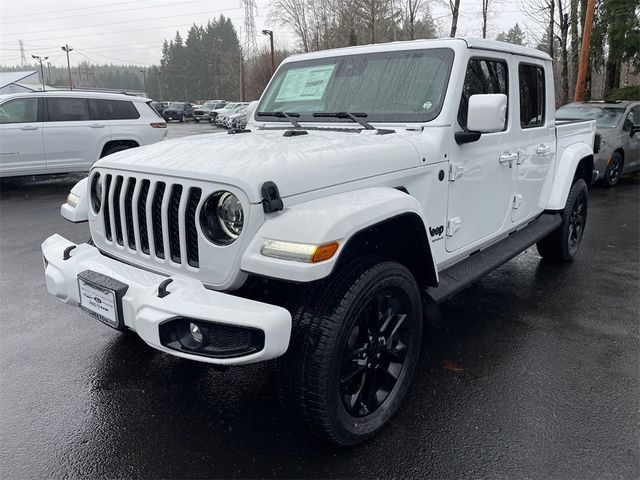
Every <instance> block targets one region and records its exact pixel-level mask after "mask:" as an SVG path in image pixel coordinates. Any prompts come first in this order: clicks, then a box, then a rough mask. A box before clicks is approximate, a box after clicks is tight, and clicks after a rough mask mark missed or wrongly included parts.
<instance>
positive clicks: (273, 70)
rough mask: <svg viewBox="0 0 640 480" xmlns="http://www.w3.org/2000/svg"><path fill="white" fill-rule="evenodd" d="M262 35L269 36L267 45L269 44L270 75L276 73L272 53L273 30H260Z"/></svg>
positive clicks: (274, 58) (273, 54)
mask: <svg viewBox="0 0 640 480" xmlns="http://www.w3.org/2000/svg"><path fill="white" fill-rule="evenodd" d="M262 34H263V35H269V43H270V44H271V75H273V74H274V73H275V71H276V57H275V52H274V51H273V30H262Z"/></svg>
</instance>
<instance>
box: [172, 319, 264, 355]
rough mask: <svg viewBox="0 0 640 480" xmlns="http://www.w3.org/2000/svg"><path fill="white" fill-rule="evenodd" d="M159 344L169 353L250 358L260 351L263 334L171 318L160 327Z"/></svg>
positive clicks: (252, 329)
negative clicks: (173, 351) (169, 350)
mask: <svg viewBox="0 0 640 480" xmlns="http://www.w3.org/2000/svg"><path fill="white" fill-rule="evenodd" d="M160 343H161V344H162V345H164V346H165V347H167V348H171V349H172V350H179V351H181V352H185V353H191V354H195V355H203V356H206V357H213V358H233V357H241V356H244V355H250V354H252V353H255V352H259V351H260V350H262V349H263V348H264V331H262V330H260V329H257V328H246V327H237V326H232V325H223V324H220V323H211V322H203V321H202V320H195V319H190V318H175V319H172V320H169V321H167V322H165V323H163V324H161V325H160Z"/></svg>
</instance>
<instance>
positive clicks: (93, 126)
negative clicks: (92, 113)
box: [89, 123, 104, 128]
mask: <svg viewBox="0 0 640 480" xmlns="http://www.w3.org/2000/svg"><path fill="white" fill-rule="evenodd" d="M89 127H91V128H104V124H100V123H92V124H91V125H89Z"/></svg>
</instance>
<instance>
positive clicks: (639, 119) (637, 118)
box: [627, 107, 640, 127]
mask: <svg viewBox="0 0 640 480" xmlns="http://www.w3.org/2000/svg"><path fill="white" fill-rule="evenodd" d="M627 118H628V119H629V121H630V122H631V125H633V126H635V127H637V126H640V107H633V108H632V109H631V111H630V112H629V115H628V116H627Z"/></svg>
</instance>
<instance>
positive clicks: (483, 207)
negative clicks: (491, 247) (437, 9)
mask: <svg viewBox="0 0 640 480" xmlns="http://www.w3.org/2000/svg"><path fill="white" fill-rule="evenodd" d="M509 62H510V55H507V54H502V53H498V52H496V53H495V54H492V55H491V57H475V58H474V57H472V58H470V59H469V62H468V64H467V70H466V74H465V80H464V86H463V89H462V94H461V98H460V106H459V111H458V119H457V120H458V124H459V126H460V127H462V129H463V130H466V129H467V113H468V111H467V109H468V105H469V98H470V97H471V96H472V95H476V94H485V93H502V94H505V95H507V97H508V111H507V119H506V121H505V125H504V128H503V130H502V131H500V132H494V133H483V134H482V136H481V137H480V139H479V140H477V141H475V142H471V143H464V144H461V145H458V144H457V143H456V142H455V140H454V139H453V130H454V129H452V132H451V136H452V140H451V145H452V146H451V157H450V172H449V201H448V220H447V225H446V226H445V232H446V235H447V237H446V241H445V245H446V249H447V251H449V252H454V251H456V250H458V249H460V248H464V247H466V246H468V245H470V244H473V243H476V242H478V241H481V240H483V239H486V238H489V237H491V236H493V235H495V234H497V233H499V232H500V231H501V230H502V229H503V226H504V225H505V222H509V225H511V223H510V221H509V215H510V211H511V197H512V194H513V186H514V185H513V182H514V172H515V168H513V167H514V164H515V162H514V161H511V160H509V161H505V159H513V158H514V151H515V143H514V132H513V121H512V117H513V112H514V100H513V98H514V95H513V86H512V85H511V83H512V82H511V78H510V77H511V74H510V69H509Z"/></svg>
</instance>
